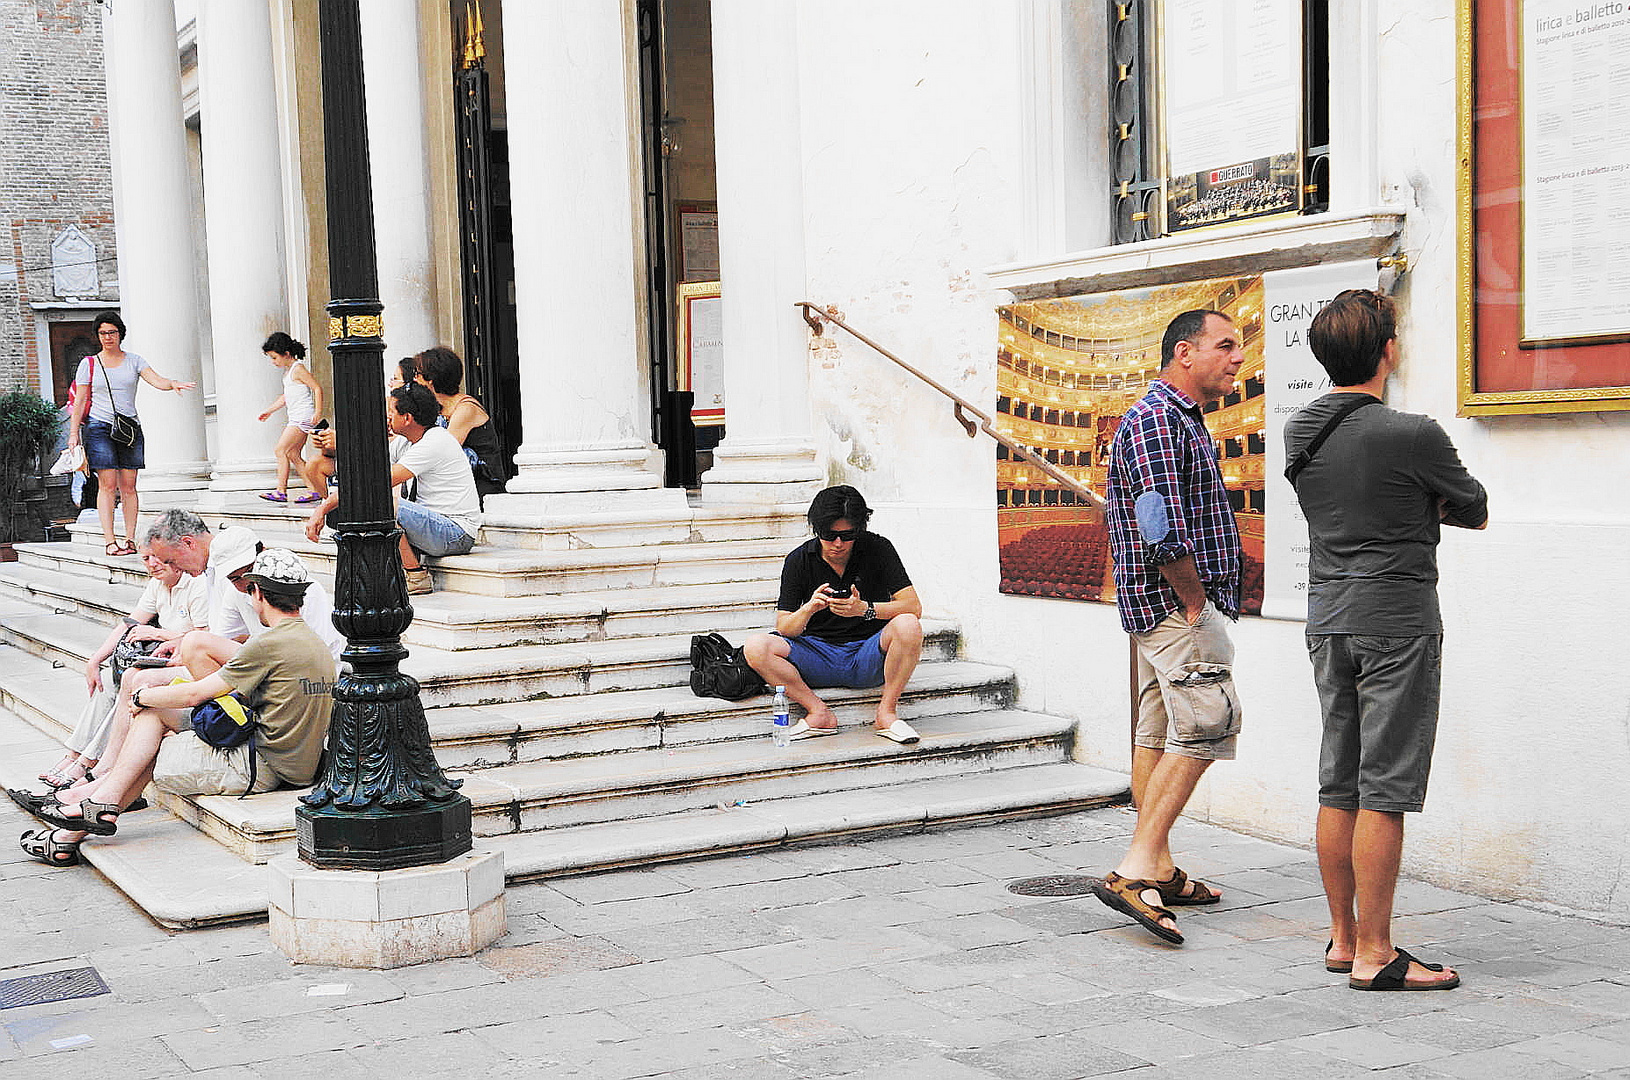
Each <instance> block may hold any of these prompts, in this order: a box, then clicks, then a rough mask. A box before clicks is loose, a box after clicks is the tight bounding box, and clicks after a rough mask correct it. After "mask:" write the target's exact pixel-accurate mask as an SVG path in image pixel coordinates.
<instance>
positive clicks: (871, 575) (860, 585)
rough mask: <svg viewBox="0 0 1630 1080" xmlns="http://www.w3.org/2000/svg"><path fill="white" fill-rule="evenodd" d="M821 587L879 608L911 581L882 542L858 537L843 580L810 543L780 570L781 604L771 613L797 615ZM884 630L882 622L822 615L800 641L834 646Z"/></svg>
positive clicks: (815, 543) (814, 543)
mask: <svg viewBox="0 0 1630 1080" xmlns="http://www.w3.org/2000/svg"><path fill="white" fill-rule="evenodd" d="M823 583H824V584H827V585H831V586H832V587H833V588H834V589H838V590H842V589H844V588H847V587H849V586H854V587H855V588H857V589H859V590H860V593H859V595H860V598H861V599H862V600H870V601H871V602H872V603H874V604H881V603H883V602H884V601H885V600H892V599H894V594H895V593H897V592H899V591H900V590H901V589H908V588H910V587H911V578H910V577H909V576H908V575H907V574H906V568H905V566H904V565H903V564H902V563H901V562H900V556H899V555H897V554H896V553H895V551H894V545H893V544H891V543H889V540H888V537H886V536H879V535H878V534H877V533H873V532H865V533H861V534H860V536H859V537H858V538H857V539H856V540H855V546H854V549H853V550H852V551H850V553H849V565H848V566H847V567H846V568H845V569H844V572H843V574H842V575H839V574H838V572H837V571H835V570H833V569H832V567H831V566H830V565H828V563H827V561H826V560H825V559H823V558H821V542H820V541H819V540H817V539H815V538H813V537H811V538H810V539H809V540H807V541H805V542H804V543H802V544H800V545H798V547H797V548H795V549H793V551H792V552H791V553H789V554H788V555H787V561H786V562H785V563H784V564H783V565H782V567H781V598H780V599H779V600H777V601H776V604H775V606H776V608H777V609H779V610H781V611H797V610H798V609H799V608H801V607H803V606H804V604H805V603H806V602H807V601H808V600H809V598H810V597H811V596H813V595H815V590H816V588H817V587H819V586H820V585H821V584H823ZM887 625H888V620H886V619H862V618H858V617H856V618H845V617H844V616H842V615H838V614H835V613H833V612H831V611H824V610H823V611H817V612H816V613H815V614H814V615H811V616H810V617H809V626H808V627H806V628H805V630H804V636H806V637H817V638H820V639H821V640H822V641H830V642H834V643H841V642H849V641H865V640H866V639H867V638H869V637H871V636H872V635H873V634H875V633H877V632H878V631H879V630H882V629H883V627H885V626H887Z"/></svg>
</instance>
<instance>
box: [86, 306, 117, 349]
mask: <svg viewBox="0 0 1630 1080" xmlns="http://www.w3.org/2000/svg"><path fill="white" fill-rule="evenodd" d="M103 323H107V324H108V325H109V326H111V327H113V328H114V329H115V330H117V331H119V340H120V341H123V340H124V339H125V321H124V320H123V319H121V318H119V313H118V312H117V311H98V312H97V313H96V318H94V319H92V320H91V333H93V334H95V333H100V332H101V330H102V324H103ZM97 348H98V349H100V348H101V346H100V345H98V346H97Z"/></svg>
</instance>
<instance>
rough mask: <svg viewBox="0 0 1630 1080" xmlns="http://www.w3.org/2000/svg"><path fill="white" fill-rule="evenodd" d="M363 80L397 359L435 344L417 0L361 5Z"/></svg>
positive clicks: (384, 289) (392, 355) (383, 291)
mask: <svg viewBox="0 0 1630 1080" xmlns="http://www.w3.org/2000/svg"><path fill="white" fill-rule="evenodd" d="M359 10H360V12H361V15H362V55H363V65H362V75H363V83H364V86H365V88H366V94H367V99H368V101H367V107H368V159H369V167H370V171H371V173H372V176H373V195H374V234H375V236H374V251H375V253H376V254H377V256H378V259H379V299H380V300H381V301H382V302H383V303H384V305H385V341H386V343H387V352H386V356H385V361H386V366H387V368H388V369H394V368H395V366H396V358H397V357H401V356H411V355H413V354H414V353H417V352H422V351H423V350H425V349H428V348H430V347H431V346H432V345H436V344H445V345H449V346H453V347H455V348H456V347H457V344H458V343H456V342H438V341H437V340H436V287H437V283H436V263H435V259H434V257H433V255H432V249H431V237H430V214H431V206H430V148H429V146H428V145H427V144H426V142H425V136H426V132H427V130H428V129H427V127H426V124H425V91H424V78H423V73H422V71H421V69H420V66H419V55H420V53H419V50H420V46H421V38H422V37H423V32H422V28H421V26H420V22H419V2H418V0H362V2H361V5H360V9H359Z"/></svg>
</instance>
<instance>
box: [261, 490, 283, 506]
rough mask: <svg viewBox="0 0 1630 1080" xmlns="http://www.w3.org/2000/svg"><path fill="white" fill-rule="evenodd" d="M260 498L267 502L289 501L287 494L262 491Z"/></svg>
mask: <svg viewBox="0 0 1630 1080" xmlns="http://www.w3.org/2000/svg"><path fill="white" fill-rule="evenodd" d="M260 497H261V498H263V499H265V500H266V501H267V502H275V503H286V502H288V501H289V496H288V493H287V492H282V491H263V492H261V493H260Z"/></svg>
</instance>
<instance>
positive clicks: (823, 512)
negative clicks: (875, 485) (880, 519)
mask: <svg viewBox="0 0 1630 1080" xmlns="http://www.w3.org/2000/svg"><path fill="white" fill-rule="evenodd" d="M804 516H805V517H807V518H808V519H809V527H810V528H811V529H814V530H815V531H816V532H820V531H821V530H822V529H830V528H831V527H832V523H833V522H834V521H847V522H848V523H849V524H850V526H851V527H853V528H856V529H865V528H866V522H867V521H869V520H871V516H872V511H871V507H869V506H867V505H866V499H865V496H863V495H861V493H860V492H858V491H856V490H855V489H854V488H852V487H850V486H849V485H848V484H839V485H838V486H837V487H829V488H826V489H825V490H822V491H818V492H816V493H815V498H813V499H811V500H810V503H809V513H808V514H806V515H804Z"/></svg>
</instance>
